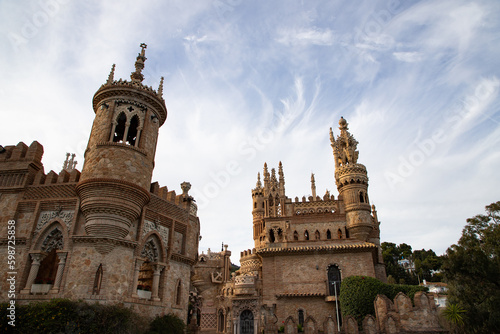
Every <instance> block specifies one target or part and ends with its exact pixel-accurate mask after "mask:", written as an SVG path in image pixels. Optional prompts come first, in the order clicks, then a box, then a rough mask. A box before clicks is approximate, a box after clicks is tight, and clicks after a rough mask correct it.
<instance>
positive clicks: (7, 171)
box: [0, 141, 43, 192]
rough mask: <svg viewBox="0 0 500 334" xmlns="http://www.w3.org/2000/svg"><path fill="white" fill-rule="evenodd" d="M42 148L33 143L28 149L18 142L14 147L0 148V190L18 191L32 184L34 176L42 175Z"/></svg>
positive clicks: (38, 144) (35, 142)
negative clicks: (40, 173)
mask: <svg viewBox="0 0 500 334" xmlns="http://www.w3.org/2000/svg"><path fill="white" fill-rule="evenodd" d="M42 156H43V146H42V145H41V144H40V143H38V142H37V141H34V142H33V143H31V145H30V146H29V147H28V146H27V145H26V144H25V143H23V142H20V143H19V144H17V145H16V146H5V147H1V150H0V189H2V191H7V192H9V191H19V190H21V189H22V188H24V187H26V186H29V185H31V184H32V183H33V180H34V179H35V175H36V174H37V173H39V172H42V173H43V165H42Z"/></svg>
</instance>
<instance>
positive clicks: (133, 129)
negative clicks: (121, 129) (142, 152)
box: [126, 115, 139, 146]
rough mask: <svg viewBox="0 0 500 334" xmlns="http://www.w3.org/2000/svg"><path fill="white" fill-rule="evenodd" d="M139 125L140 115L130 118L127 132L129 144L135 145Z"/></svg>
mask: <svg viewBox="0 0 500 334" xmlns="http://www.w3.org/2000/svg"><path fill="white" fill-rule="evenodd" d="M138 127H139V117H137V115H134V116H133V117H132V119H131V120H130V126H129V128H128V132H127V140H126V143H127V144H129V145H132V146H135V142H136V140H137V133H138Z"/></svg>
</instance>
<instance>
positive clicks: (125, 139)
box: [122, 121, 130, 143]
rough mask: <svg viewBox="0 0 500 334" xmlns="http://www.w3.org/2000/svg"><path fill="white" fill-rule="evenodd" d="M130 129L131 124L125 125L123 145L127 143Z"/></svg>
mask: <svg viewBox="0 0 500 334" xmlns="http://www.w3.org/2000/svg"><path fill="white" fill-rule="evenodd" d="M129 128H130V122H128V121H127V123H125V131H123V139H122V140H123V143H126V142H127V136H128V129H129Z"/></svg>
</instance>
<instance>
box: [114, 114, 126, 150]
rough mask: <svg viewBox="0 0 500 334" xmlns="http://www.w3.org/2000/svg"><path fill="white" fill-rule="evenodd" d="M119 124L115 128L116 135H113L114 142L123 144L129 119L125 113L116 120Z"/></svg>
mask: <svg viewBox="0 0 500 334" xmlns="http://www.w3.org/2000/svg"><path fill="white" fill-rule="evenodd" d="M116 121H117V124H116V126H115V133H114V135H113V142H115V143H123V136H124V135H125V123H127V117H126V116H125V114H124V113H121V114H120V115H119V116H118V118H117V119H116Z"/></svg>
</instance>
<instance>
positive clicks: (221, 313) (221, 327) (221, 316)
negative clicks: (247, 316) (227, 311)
mask: <svg viewBox="0 0 500 334" xmlns="http://www.w3.org/2000/svg"><path fill="white" fill-rule="evenodd" d="M217 327H218V328H217V330H218V331H219V332H221V333H222V332H224V327H225V326H224V311H222V310H219V321H218V326H217Z"/></svg>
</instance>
